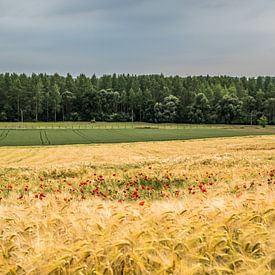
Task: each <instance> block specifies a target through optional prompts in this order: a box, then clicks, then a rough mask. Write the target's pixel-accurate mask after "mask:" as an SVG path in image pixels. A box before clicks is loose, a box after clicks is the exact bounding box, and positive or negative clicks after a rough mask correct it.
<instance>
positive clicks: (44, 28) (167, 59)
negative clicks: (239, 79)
mask: <svg viewBox="0 0 275 275" xmlns="http://www.w3.org/2000/svg"><path fill="white" fill-rule="evenodd" d="M274 12H275V2H274V1H272V0H231V1H225V0H204V1H201V0H170V1H167V0H115V1H114V0H93V1H91V0H78V1H77V0H48V1H44V0H25V1H16V0H0V70H1V71H18V72H23V71H24V72H33V71H35V72H56V71H57V72H60V73H63V74H65V73H66V72H72V73H75V74H78V73H80V72H84V73H87V74H92V73H94V72H95V73H98V74H103V73H112V72H130V73H159V72H163V73H166V74H175V73H177V74H207V73H209V74H221V73H222V74H226V73H228V74H233V75H234V74H241V75H245V74H249V75H257V74H267V73H268V74H275V68H273V66H272V62H271V60H274V59H275V51H274V49H275V38H274V37H275V18H274V16H273V15H274Z"/></svg>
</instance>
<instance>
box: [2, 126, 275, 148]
mask: <svg viewBox="0 0 275 275" xmlns="http://www.w3.org/2000/svg"><path fill="white" fill-rule="evenodd" d="M41 125H43V124H41ZM46 125H47V124H46ZM65 125H67V124H65ZM84 125H85V124H84ZM103 125H104V124H103ZM106 125H107V126H106ZM122 125H123V124H121V126H122ZM48 126H49V125H48ZM111 127H114V128H111ZM119 127H120V126H118V125H117V126H115V125H112V124H111V125H110V124H105V128H103V127H102V128H83V125H82V124H76V125H75V126H74V127H72V128H69V127H68V125H67V126H66V127H65V126H64V125H63V127H61V126H60V128H58V127H57V125H56V126H55V127H53V128H48V127H45V128H42V129H39V126H36V128H33V129H31V128H28V127H26V128H24V129H18V128H2V129H0V146H28V145H29V146H30V145H36V146H37V145H64V144H91V143H120V142H139V141H162V140H186V139H194V138H209V137H231V136H249V135H270V134H273V135H274V134H275V128H274V127H268V128H266V129H261V128H258V127H237V126H235V127H230V128H226V127H221V126H220V127H210V126H208V127H207V126H201V127H187V126H186V127H183V126H182V127H179V128H175V127H173V126H170V128H168V126H167V128H165V125H162V126H160V127H161V128H151V126H150V127H149V126H144V125H143V126H135V128H129V124H127V123H126V124H125V128H119ZM155 127H156V126H155Z"/></svg>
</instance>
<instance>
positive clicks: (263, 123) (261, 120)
mask: <svg viewBox="0 0 275 275" xmlns="http://www.w3.org/2000/svg"><path fill="white" fill-rule="evenodd" d="M258 123H259V125H261V126H262V127H263V128H265V126H266V125H267V124H268V119H267V117H266V116H265V115H262V116H261V117H260V118H259V119H258Z"/></svg>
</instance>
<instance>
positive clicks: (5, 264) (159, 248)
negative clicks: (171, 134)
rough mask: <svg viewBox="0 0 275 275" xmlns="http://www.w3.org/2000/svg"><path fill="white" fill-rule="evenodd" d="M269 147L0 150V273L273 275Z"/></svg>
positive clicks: (274, 179)
mask: <svg viewBox="0 0 275 275" xmlns="http://www.w3.org/2000/svg"><path fill="white" fill-rule="evenodd" d="M274 185H275V137H274V136H261V137H238V138H216V139H205V140H191V141H169V142H148V143H131V144H105V145H74V146H52V147H9V148H8V147H2V148H0V252H1V253H0V273H1V274H255V275H256V274H274V272H275V243H274V238H273V237H272V236H274V234H275V192H274Z"/></svg>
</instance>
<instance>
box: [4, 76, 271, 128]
mask: <svg viewBox="0 0 275 275" xmlns="http://www.w3.org/2000/svg"><path fill="white" fill-rule="evenodd" d="M262 115H265V116H266V117H267V118H268V121H269V123H270V124H275V77H260V76H259V77H257V78H246V77H241V78H239V77H229V76H213V77H212V76H192V77H191V76H188V77H180V76H164V75H162V74H160V75H129V74H127V75H126V74H119V75H117V74H113V75H103V76H101V77H97V76H96V75H92V76H91V77H87V76H86V75H84V74H80V75H79V76H77V77H73V76H72V75H70V74H67V75H66V76H61V75H58V74H54V75H47V74H32V75H26V74H15V73H12V74H10V73H4V74H0V121H21V120H22V119H24V121H144V122H158V123H161V122H178V123H228V124H229V123H234V124H235V123H236V124H256V123H257V120H258V119H259V118H260V117H261V116H262Z"/></svg>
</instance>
